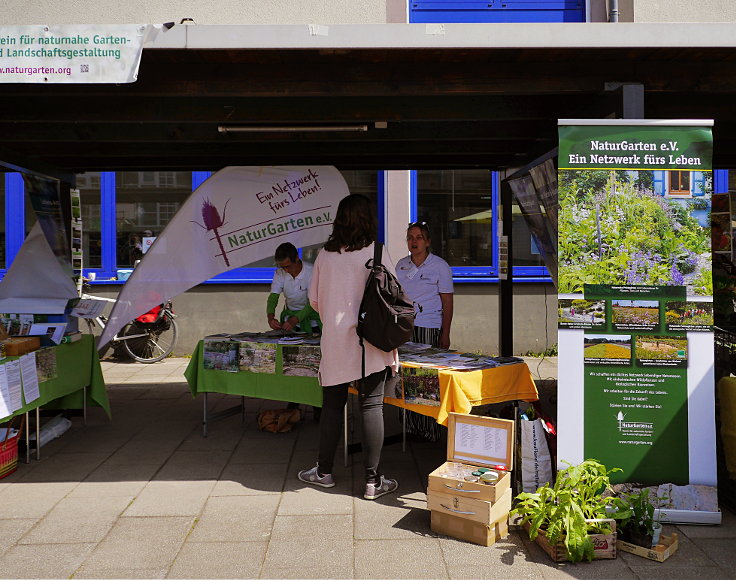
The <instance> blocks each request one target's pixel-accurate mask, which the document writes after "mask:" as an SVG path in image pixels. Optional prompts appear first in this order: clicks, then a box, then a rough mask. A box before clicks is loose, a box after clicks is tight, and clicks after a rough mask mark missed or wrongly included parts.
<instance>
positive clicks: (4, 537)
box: [0, 518, 38, 554]
mask: <svg viewBox="0 0 736 580" xmlns="http://www.w3.org/2000/svg"><path fill="white" fill-rule="evenodd" d="M37 521H38V520H36V519H34V518H28V519H20V518H16V519H13V520H0V554H2V553H3V552H5V551H6V550H7V549H8V548H10V547H11V546H12V545H13V544H15V543H16V542H17V541H18V540H19V539H20V538H21V537H22V536H23V534H25V533H26V532H27V531H28V530H30V529H31V527H33V525H34V524H35V523H36V522H37Z"/></svg>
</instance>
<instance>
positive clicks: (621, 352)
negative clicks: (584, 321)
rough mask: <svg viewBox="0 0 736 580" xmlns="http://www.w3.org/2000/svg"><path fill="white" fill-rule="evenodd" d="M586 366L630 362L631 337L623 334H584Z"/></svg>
mask: <svg viewBox="0 0 736 580" xmlns="http://www.w3.org/2000/svg"><path fill="white" fill-rule="evenodd" d="M583 357H584V360H585V363H586V364H589V363H595V362H602V363H605V364H611V363H613V362H614V361H615V362H618V363H627V364H628V363H629V362H631V336H630V335H625V334H586V335H585V339H584V343H583Z"/></svg>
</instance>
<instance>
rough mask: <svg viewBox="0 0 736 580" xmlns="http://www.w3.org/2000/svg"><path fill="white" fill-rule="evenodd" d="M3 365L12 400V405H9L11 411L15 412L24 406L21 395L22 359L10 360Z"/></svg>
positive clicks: (10, 399)
mask: <svg viewBox="0 0 736 580" xmlns="http://www.w3.org/2000/svg"><path fill="white" fill-rule="evenodd" d="M2 366H3V371H4V372H5V377H6V380H7V385H8V396H9V401H10V405H9V406H8V407H9V409H10V412H11V413H14V412H15V411H17V410H18V409H20V408H21V407H22V406H23V399H22V397H21V393H22V388H21V382H20V361H19V360H17V359H16V360H9V361H8V362H6V363H5V364H4V365H2Z"/></svg>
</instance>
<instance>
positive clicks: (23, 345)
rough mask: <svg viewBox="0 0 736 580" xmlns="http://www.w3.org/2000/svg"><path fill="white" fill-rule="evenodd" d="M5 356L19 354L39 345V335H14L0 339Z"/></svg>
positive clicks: (37, 347) (32, 349)
mask: <svg viewBox="0 0 736 580" xmlns="http://www.w3.org/2000/svg"><path fill="white" fill-rule="evenodd" d="M0 343H2V345H3V346H4V347H5V354H6V355H7V356H21V355H24V354H26V353H29V352H31V351H34V350H38V349H39V348H40V347H41V337H40V336H14V337H12V338H6V339H5V340H2V341H0Z"/></svg>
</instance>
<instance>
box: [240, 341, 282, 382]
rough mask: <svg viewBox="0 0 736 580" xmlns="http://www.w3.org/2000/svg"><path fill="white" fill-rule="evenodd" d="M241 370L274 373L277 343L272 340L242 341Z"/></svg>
mask: <svg viewBox="0 0 736 580" xmlns="http://www.w3.org/2000/svg"><path fill="white" fill-rule="evenodd" d="M240 370H241V371H250V372H252V373H265V374H270V375H272V374H274V373H275V372H276V345H275V344H273V343H270V342H241V343H240Z"/></svg>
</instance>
